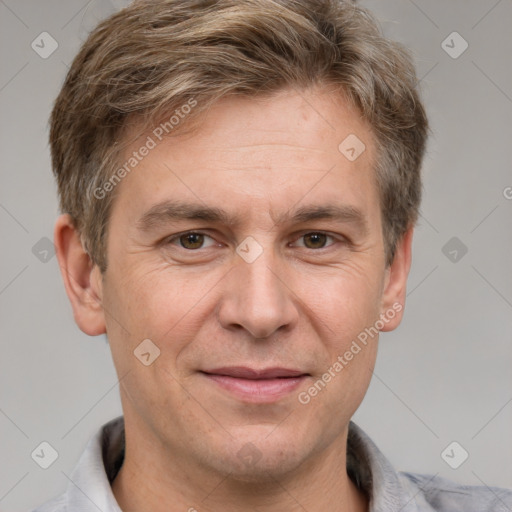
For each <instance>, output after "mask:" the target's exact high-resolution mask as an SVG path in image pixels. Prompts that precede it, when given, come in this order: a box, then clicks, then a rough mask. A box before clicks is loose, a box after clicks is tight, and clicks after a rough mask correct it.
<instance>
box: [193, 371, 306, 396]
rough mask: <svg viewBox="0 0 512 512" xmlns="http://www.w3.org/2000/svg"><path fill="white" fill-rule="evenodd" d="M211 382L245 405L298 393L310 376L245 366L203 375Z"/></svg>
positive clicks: (301, 372)
mask: <svg viewBox="0 0 512 512" xmlns="http://www.w3.org/2000/svg"><path fill="white" fill-rule="evenodd" d="M201 373H202V374H203V375H204V376H205V377H206V378H207V379H208V380H209V381H210V382H212V383H215V384H216V385H217V386H219V387H220V388H222V389H223V390H225V391H227V392H228V393H229V394H231V395H233V396H235V397H237V398H238V399H241V400H242V401H245V402H252V403H272V402H276V401H278V400H280V399H282V398H284V397H285V396H287V395H289V394H290V393H291V392H293V391H295V390H296V389H297V388H298V387H299V386H300V385H301V384H302V383H303V382H304V380H305V379H306V378H308V377H309V376H310V375H309V374H308V373H305V372H303V371H300V370H295V369H290V368H277V367H274V368H266V369H261V370H258V369H254V368H248V367H245V366H231V367H224V368H215V369H212V370H206V371H202V372H201Z"/></svg>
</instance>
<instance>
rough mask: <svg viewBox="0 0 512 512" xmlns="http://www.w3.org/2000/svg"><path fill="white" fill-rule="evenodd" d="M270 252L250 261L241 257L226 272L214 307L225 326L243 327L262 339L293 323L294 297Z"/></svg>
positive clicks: (296, 317)
mask: <svg viewBox="0 0 512 512" xmlns="http://www.w3.org/2000/svg"><path fill="white" fill-rule="evenodd" d="M270 253H271V251H264V252H263V254H261V255H260V256H259V257H258V258H257V259H256V260H255V261H253V262H252V263H247V262H245V261H243V260H241V261H240V262H239V263H238V264H237V265H236V267H235V268H234V269H233V270H232V271H231V272H229V273H228V275H227V276H226V278H225V279H226V281H225V283H224V286H225V288H224V290H223V294H222V298H221V304H220V307H219V310H218V314H219V321H220V323H221V325H222V326H223V327H224V328H225V329H229V330H234V329H239V330H240V329H245V330H246V331H247V332H248V333H250V334H251V335H252V336H253V337H254V338H255V339H263V338H268V337H269V336H271V335H272V334H273V333H275V332H276V331H278V330H279V329H281V330H282V331H285V330H286V331H288V330H291V329H292V328H293V326H294V325H295V324H296V322H297V319H298V318H299V313H298V310H297V307H296V304H297V300H296V297H295V295H294V293H293V290H292V289H291V286H290V285H289V283H287V278H286V272H285V271H284V268H283V266H282V265H278V264H277V262H276V260H275V258H274V256H273V255H272V254H270Z"/></svg>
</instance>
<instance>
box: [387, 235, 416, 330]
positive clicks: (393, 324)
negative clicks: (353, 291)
mask: <svg viewBox="0 0 512 512" xmlns="http://www.w3.org/2000/svg"><path fill="white" fill-rule="evenodd" d="M413 232H414V228H413V227H410V228H409V229H408V230H407V231H406V232H405V233H404V235H403V236H402V238H401V239H400V241H399V243H398V244H397V247H396V251H395V257H394V258H393V262H392V263H391V265H390V266H389V267H388V269H387V276H386V283H385V287H384V291H383V295H382V306H381V318H382V319H383V320H384V324H385V326H384V327H383V328H382V329H381V331H392V330H393V329H396V328H397V327H398V326H399V325H400V322H401V321H402V316H403V310H404V308H405V297H406V289H407V277H408V275H409V270H410V268H411V261H412V238H413Z"/></svg>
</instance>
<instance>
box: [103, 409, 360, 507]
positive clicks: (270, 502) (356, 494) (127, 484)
mask: <svg viewBox="0 0 512 512" xmlns="http://www.w3.org/2000/svg"><path fill="white" fill-rule="evenodd" d="M347 433H348V428H347V431H345V432H344V433H343V435H342V436H340V438H339V439H337V440H336V442H335V443H332V444H331V445H330V446H328V447H327V448H326V449H325V450H323V452H322V453H320V454H318V455H317V456H316V457H314V458H311V460H307V461H304V462H303V463H302V464H301V465H300V467H299V468H297V469H296V470H295V471H294V472H293V474H287V475H282V474H281V475H279V476H274V475H271V474H268V478H266V479H265V480H259V481H258V482H247V481H240V480H237V479H236V478H235V477H234V476H233V475H221V474H218V473H215V472H213V471H209V470H208V468H205V465H204V464H195V462H194V461H192V460H191V457H185V456H182V454H181V453H180V451H179V449H178V450H173V451H172V453H170V452H169V449H168V448H167V450H166V448H165V447H163V446H162V445H161V443H159V442H158V440H157V439H155V438H154V437H152V436H151V434H150V433H149V432H143V433H141V432H140V431H139V430H138V429H131V428H130V423H129V422H128V423H127V422H126V418H125V436H126V451H125V459H124V462H123V466H122V468H121V469H120V471H119V473H118V475H117V477H116V478H115V480H114V482H113V484H112V490H113V493H114V496H115V498H116V500H117V502H118V503H119V506H120V507H121V509H122V510H123V512H135V511H137V512H146V511H147V512H149V511H151V512H164V511H165V512H168V510H169V506H170V504H172V507H173V509H175V510H183V511H189V512H194V511H196V512H221V511H222V512H224V511H225V510H230V511H232V512H242V511H243V512H246V511H247V510H259V511H261V512H277V511H279V512H281V511H282V510H287V511H289V512H295V511H301V512H303V511H304V510H308V512H317V511H318V512H320V511H322V512H323V511H324V510H332V511H336V512H349V511H350V512H367V511H368V500H367V497H366V495H365V494H364V493H363V492H362V491H361V490H359V489H358V488H357V487H356V486H355V484H354V483H353V482H352V480H351V479H350V478H349V477H348V475H347V471H346V442H347ZM141 434H143V435H141Z"/></svg>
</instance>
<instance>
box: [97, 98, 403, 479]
mask: <svg viewBox="0 0 512 512" xmlns="http://www.w3.org/2000/svg"><path fill="white" fill-rule="evenodd" d="M136 133H137V127H133V131H132V134H131V135H134V134H136ZM350 134H354V135H356V136H357V138H358V139H359V140H360V141H362V142H363V143H364V144H365V146H366V150H365V151H364V152H363V153H362V154H361V155H360V156H359V157H358V158H356V159H355V160H353V158H351V159H349V158H347V156H346V155H348V156H350V157H352V156H353V155H352V153H354V152H352V151H351V150H350V147H349V148H345V149H344V151H345V153H343V152H341V151H340V150H339V149H338V146H339V145H340V143H341V142H342V141H344V139H346V137H347V136H349V135H350ZM148 135H150V136H151V137H152V138H153V139H154V140H155V141H156V142H157V145H156V147H155V148H153V149H151V150H150V151H149V153H148V155H147V156H145V157H144V158H143V159H141V161H140V163H138V165H137V166H136V167H135V168H134V169H133V170H132V171H131V172H130V173H129V174H128V175H127V176H126V177H125V178H124V180H123V181H122V182H121V183H120V184H118V185H117V187H118V189H117V190H116V193H117V194H118V196H117V197H116V200H115V202H114V205H113V210H112V215H111V218H110V220H109V235H108V244H107V259H108V264H109V266H108V269H107V271H106V273H105V275H104V279H103V282H102V284H101V293H100V295H101V298H102V304H103V307H104V315H105V325H106V330H107V334H108V339H109V342H110V345H111V349H112V353H113V358H114V363H115V366H116V369H117V372H118V375H119V377H124V378H123V379H122V381H121V387H120V389H121V397H122V402H123V408H124V413H125V420H126V424H127V429H131V430H132V431H133V432H137V434H138V436H139V438H140V439H141V441H140V442H141V443H145V442H147V443H148V446H152V447H153V448H152V449H153V450H159V452H160V453H166V452H165V451H166V450H168V452H169V453H172V454H173V458H174V460H177V459H179V460H182V461H188V463H191V462H194V463H197V464H201V465H202V467H206V468H211V469H214V470H216V471H219V472H223V473H229V472H235V474H238V475H240V478H246V479H251V478H257V477H258V475H262V474H264V473H267V472H271V473H272V474H275V475H277V474H284V473H286V472H288V471H290V470H293V469H294V468H297V467H299V465H300V464H302V463H303V462H306V461H310V462H312V461H314V460H315V457H318V456H320V455H321V454H322V453H323V452H324V450H326V448H328V447H330V446H334V445H333V443H336V441H337V440H339V441H340V443H339V444H338V446H339V447H340V449H341V447H344V444H343V443H344V441H345V437H346V432H347V425H348V422H349V420H350V418H351V416H352V415H353V413H354V412H355V410H356V409H357V407H358V406H359V404H360V402H361V400H362V399H363V396H364V394H365V392H366V390H367V387H368V385H369V381H370V377H371V372H372V369H373V365H374V361H375V357H376V351H377V337H376V336H375V337H374V338H373V339H371V337H368V342H367V344H366V345H364V344H362V343H361V342H358V345H359V346H360V351H358V352H357V353H355V352H356V350H355V349H353V351H352V353H353V357H352V358H350V360H347V358H346V357H344V354H345V353H346V352H347V351H350V349H351V346H352V347H353V345H352V342H353V341H354V340H357V338H358V335H360V333H361V332H363V331H364V330H365V328H370V327H372V326H374V325H375V322H376V321H377V320H378V319H379V317H380V315H381V314H387V311H388V310H389V309H390V308H391V307H392V303H393V301H394V299H395V297H394V296H393V293H392V292H390V291H389V286H390V284H389V283H390V274H391V273H390V271H389V269H386V266H385V253H384V243H383V236H382V223H381V214H380V205H379V197H378V191H377V187H376V182H375V176H374V171H373V170H372V166H373V165H374V160H373V159H374V156H375V148H374V144H373V140H372V134H371V132H370V131H369V128H368V127H367V125H366V124H365V123H364V122H363V121H362V120H361V118H360V116H359V114H358V113H357V111H356V110H354V109H352V108H350V107H348V105H347V104H346V103H344V102H343V100H342V99H340V98H339V97H335V96H333V95H332V94H328V93H327V92H325V91H321V90H316V91H314V92H313V91H309V92H303V93H301V94H300V95H299V94H297V93H295V92H293V91H283V92H281V93H279V94H277V95H274V96H273V97H271V98H267V99H233V98H231V99H226V100H223V101H222V102H220V103H218V104H216V106H215V107H214V108H213V109H211V110H210V111H209V113H208V115H207V117H205V118H204V119H203V121H202V122H201V124H200V125H198V128H197V130H195V131H193V132H191V133H189V134H182V135H177V136H173V137H167V138H164V139H163V140H162V141H160V142H159V141H158V139H157V138H156V137H155V136H154V135H152V133H151V131H148V132H147V133H145V134H144V135H142V136H141V137H140V138H139V139H138V140H137V141H136V142H134V143H133V144H132V145H131V146H130V147H129V148H128V149H127V150H126V152H125V154H124V156H123V158H125V159H126V160H128V158H129V157H130V156H131V155H132V152H133V151H136V150H138V149H139V148H140V147H141V146H142V145H143V144H144V143H145V142H146V141H147V136H148ZM350 140H352V141H353V140H355V139H349V141H350ZM342 149H343V147H342ZM351 160H353V161H351ZM185 204H186V205H188V206H189V207H190V208H189V209H197V210H199V209H203V210H205V209H215V211H216V212H217V213H219V212H222V216H224V217H225V218H223V217H222V216H218V218H217V219H215V218H213V217H211V216H203V217H201V216H198V218H187V217H186V216H185V217H181V216H180V215H174V214H179V213H180V211H181V213H184V212H185V210H187V209H186V208H182V209H181V210H180V208H177V207H178V206H184V205H185ZM156 205H160V207H159V208H155V206H156ZM172 206H174V209H173V208H171V207H172ZM166 207H169V208H167V210H166ZM335 209H337V210H335ZM315 211H317V214H315V213H314V212H315ZM322 211H323V213H322ZM148 212H150V214H148ZM166 212H167V214H166ZM326 212H327V213H334V215H332V216H329V215H327V214H326ZM172 213H174V214H173V215H171V214H172ZM298 214H303V215H302V216H299V215H298ZM190 232H192V233H190ZM185 233H189V234H188V236H186V235H185ZM398 316H399V315H398V314H397V315H396V317H398ZM396 323H397V319H396V318H395V320H393V321H391V322H390V323H389V324H387V328H392V327H394V326H395V325H396ZM386 330H387V329H386ZM146 339H150V340H151V341H152V343H154V345H156V346H157V347H158V349H159V350H160V355H159V357H157V358H156V359H155V360H154V361H153V362H152V363H151V364H148V365H145V364H143V363H142V362H141V361H140V359H139V358H138V357H136V356H135V355H134V351H136V349H137V347H138V346H139V344H140V343H141V342H142V341H143V340H146ZM146 343H148V342H146ZM142 347H144V350H142V349H139V351H136V352H137V353H139V355H140V352H141V350H142V352H144V353H147V352H149V355H148V354H146V355H144V356H143V357H142V359H143V361H145V362H146V363H149V362H150V361H151V360H152V359H153V357H154V354H155V353H154V352H153V349H151V348H149V350H148V347H151V345H143V346H142ZM354 353H355V354H354ZM339 356H341V357H342V358H343V361H344V364H343V365H342V369H341V370H339V366H336V368H337V369H338V371H336V370H334V369H333V365H334V364H335V362H336V361H339V359H338V357H339ZM340 364H341V363H340ZM330 368H331V373H330V374H331V379H328V378H326V377H324V382H325V380H329V382H327V383H326V384H325V386H321V385H318V384H317V388H316V389H317V393H315V392H314V391H311V392H310V391H308V390H310V388H311V387H312V386H314V384H315V382H317V381H318V380H319V379H322V376H323V375H324V374H325V373H326V372H328V371H329V369H330ZM267 370H268V371H267ZM265 372H267V373H265ZM308 397H309V399H308ZM299 398H301V400H299ZM306 402H307V403H306ZM306 466H307V464H306Z"/></svg>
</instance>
